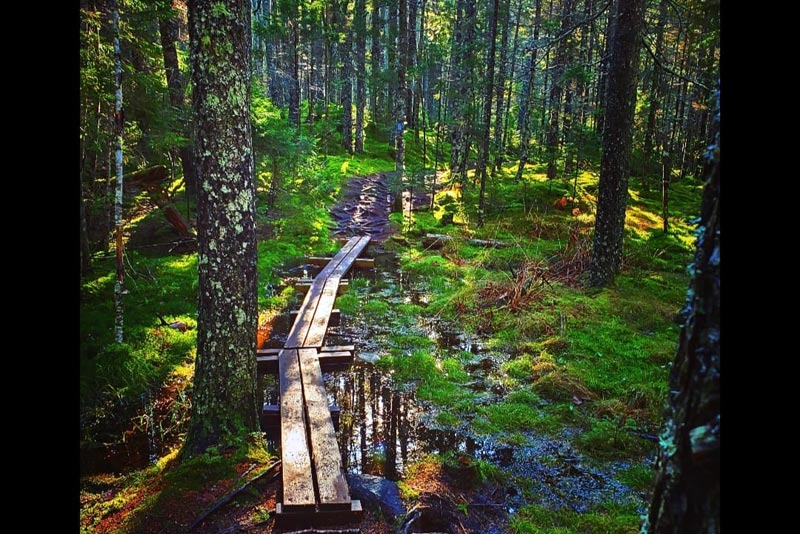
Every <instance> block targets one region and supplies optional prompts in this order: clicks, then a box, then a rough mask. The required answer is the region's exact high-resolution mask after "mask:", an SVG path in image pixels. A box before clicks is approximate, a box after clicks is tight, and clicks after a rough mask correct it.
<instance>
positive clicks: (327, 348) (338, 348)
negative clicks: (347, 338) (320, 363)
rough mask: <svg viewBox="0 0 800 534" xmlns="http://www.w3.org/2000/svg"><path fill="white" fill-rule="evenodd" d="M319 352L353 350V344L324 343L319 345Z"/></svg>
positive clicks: (354, 347)
mask: <svg viewBox="0 0 800 534" xmlns="http://www.w3.org/2000/svg"><path fill="white" fill-rule="evenodd" d="M319 350H320V352H355V350H356V346H355V345H326V346H324V347H321V348H320V349H319Z"/></svg>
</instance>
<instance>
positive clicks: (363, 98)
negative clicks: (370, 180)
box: [353, 0, 367, 154]
mask: <svg viewBox="0 0 800 534" xmlns="http://www.w3.org/2000/svg"><path fill="white" fill-rule="evenodd" d="M353 33H354V34H355V38H356V139H355V151H356V152H358V153H359V154H360V153H362V152H364V120H365V118H364V108H365V107H366V105H367V90H366V89H367V88H366V76H367V56H366V50H367V8H366V0H356V5H355V14H354V18H353Z"/></svg>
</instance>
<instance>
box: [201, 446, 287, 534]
mask: <svg viewBox="0 0 800 534" xmlns="http://www.w3.org/2000/svg"><path fill="white" fill-rule="evenodd" d="M280 465H281V462H280V460H278V461H277V462H275V463H274V464H272V465H270V466H269V467H267V468H266V469H265V470H264V472H263V473H261V474H259V475H256V476H254V477H253V478H251V479H250V480H248V481H247V482H245V483H244V484H242V485H241V486H239V487H238V488H236V489H235V490H233V491H232V492H230V493H229V494H227V495H225V496H223V497H222V498H221V499H219V500H218V501H217V502H215V503H214V505H213V506H212V507H211V508H209V509H208V510H207V511H206V512H203V514H202V515H201V516H200V517H198V518H197V519H195V521H194V523H192V526H190V527H189V530H194V529H195V527H197V525H199V524H200V523H202V522H203V521H204V520H205V519H206V518H207V517H208V516H210V515H211V514H213V513H214V512H216V511H217V510H218V509H220V508H221V507H222V506H224V505H225V504H227V503H228V502H230V501H231V499H233V498H234V497H236V496H237V495H238V494H239V493H241V492H242V491H243V490H244V489H245V488H247V487H248V486H249V485H250V484H252V483H253V482H255V481H257V480H260V479H262V478H264V476H266V475H267V474H268V473H270V472H271V471H273V470H274V469H276V468H278V467H280Z"/></svg>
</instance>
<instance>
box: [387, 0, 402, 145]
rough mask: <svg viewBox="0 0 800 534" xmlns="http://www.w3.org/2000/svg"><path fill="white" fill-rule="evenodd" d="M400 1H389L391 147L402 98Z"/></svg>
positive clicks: (389, 115)
mask: <svg viewBox="0 0 800 534" xmlns="http://www.w3.org/2000/svg"><path fill="white" fill-rule="evenodd" d="M399 1H400V0H387V2H388V6H387V12H388V28H387V32H386V34H387V38H388V41H389V42H388V46H387V47H386V48H387V51H386V57H387V63H388V68H387V69H386V70H387V72H388V74H389V80H388V84H387V85H388V90H387V98H386V116H387V117H389V118H390V120H391V121H392V122H393V124H392V128H391V136H390V138H389V145H390V146H394V145H395V135H396V133H397V104H396V103H395V100H396V99H397V98H400V97H399V96H398V95H399V93H398V90H397V53H398V52H397V48H398V46H399V45H398V39H397V37H398V35H397V17H398V14H397V9H398V7H397V3H398V2H399ZM395 159H396V158H395Z"/></svg>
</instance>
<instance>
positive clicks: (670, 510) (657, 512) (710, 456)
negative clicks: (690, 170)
mask: <svg viewBox="0 0 800 534" xmlns="http://www.w3.org/2000/svg"><path fill="white" fill-rule="evenodd" d="M714 155H715V157H714V166H713V170H712V172H711V176H710V177H709V179H708V181H707V182H706V186H705V191H704V192H703V203H702V208H701V216H700V221H701V222H700V226H699V227H698V228H699V229H700V232H701V234H700V235H699V237H698V239H697V250H696V251H695V255H694V261H693V262H692V265H693V267H694V268H693V269H692V270H691V273H692V276H691V280H690V282H689V292H688V296H687V303H686V306H685V307H684V309H683V311H682V312H681V316H682V317H683V318H684V323H683V326H682V327H681V333H680V339H679V343H678V351H677V353H676V355H675V362H674V364H673V365H672V374H671V376H670V387H669V389H670V395H669V407H668V410H667V417H666V423H665V428H664V431H663V433H662V434H661V439H660V444H661V447H660V450H659V454H658V460H657V464H656V466H657V470H658V473H657V476H656V487H655V491H654V492H653V499H652V502H651V505H650V511H649V513H648V515H647V518H646V520H645V523H644V525H643V526H642V529H641V531H642V532H643V533H645V534H682V533H684V532H697V533H701V534H719V532H720V501H719V498H720V482H719V480H720V479H719V469H720V252H719V251H720V218H719V217H720V205H719V197H720V163H719V160H720V145H719V136H717V139H716V144H715V147H714Z"/></svg>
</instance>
